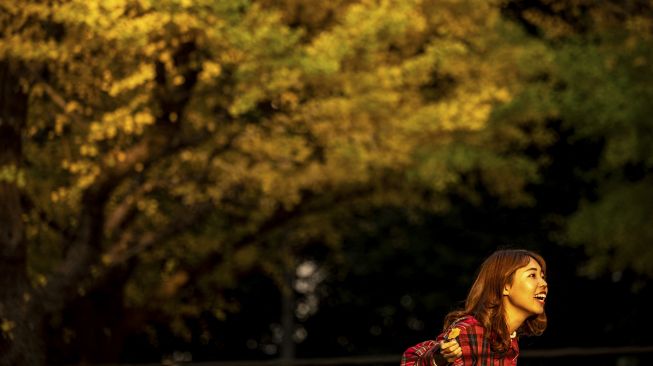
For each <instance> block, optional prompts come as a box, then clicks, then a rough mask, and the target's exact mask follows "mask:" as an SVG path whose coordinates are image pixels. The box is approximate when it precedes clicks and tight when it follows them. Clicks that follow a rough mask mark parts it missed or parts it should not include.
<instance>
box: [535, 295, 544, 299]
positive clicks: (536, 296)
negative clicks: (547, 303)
mask: <svg viewBox="0 0 653 366" xmlns="http://www.w3.org/2000/svg"><path fill="white" fill-rule="evenodd" d="M535 298H536V299H540V300H545V299H546V295H545V294H539V295H535Z"/></svg>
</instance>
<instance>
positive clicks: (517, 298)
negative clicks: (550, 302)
mask: <svg viewBox="0 0 653 366" xmlns="http://www.w3.org/2000/svg"><path fill="white" fill-rule="evenodd" d="M544 277H545V276H544V273H543V272H542V268H541V267H540V264H539V263H537V261H536V260H535V259H533V258H531V260H530V261H529V262H528V264H527V265H526V266H524V267H521V268H518V269H517V271H515V274H514V276H513V279H512V282H511V283H509V284H507V285H506V286H505V288H504V290H503V295H504V296H503V299H504V300H503V301H504V306H505V309H506V311H507V312H508V314H509V317H510V318H511V319H517V318H522V319H526V318H528V317H530V316H532V315H539V314H542V313H543V312H544V302H545V301H546V294H547V292H548V286H547V283H546V280H545V279H544Z"/></svg>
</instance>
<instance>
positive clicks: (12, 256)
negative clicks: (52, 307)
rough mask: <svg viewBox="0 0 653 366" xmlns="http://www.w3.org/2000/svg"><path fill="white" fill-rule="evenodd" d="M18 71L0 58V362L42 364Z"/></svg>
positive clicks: (22, 99)
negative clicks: (25, 203)
mask: <svg viewBox="0 0 653 366" xmlns="http://www.w3.org/2000/svg"><path fill="white" fill-rule="evenodd" d="M18 75H19V72H18V67H17V66H13V65H10V64H9V63H8V62H6V61H0V329H1V334H2V336H1V337H0V354H1V355H2V357H0V365H41V364H43V362H44V359H45V357H44V347H43V344H42V337H41V330H42V329H41V325H42V319H43V316H42V315H39V312H38V311H37V307H36V306H34V303H33V301H32V300H33V296H32V289H31V285H30V281H29V278H28V276H27V243H26V238H25V230H24V227H23V222H22V215H23V208H22V206H21V202H20V186H21V184H23V182H21V181H22V179H24V178H22V177H21V170H20V168H21V161H22V143H21V138H22V131H23V129H24V127H25V124H26V120H27V99H28V95H27V93H26V92H25V91H24V90H23V89H22V87H21V85H20V82H19V81H20V80H19V77H18Z"/></svg>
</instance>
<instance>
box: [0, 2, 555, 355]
mask: <svg viewBox="0 0 653 366" xmlns="http://www.w3.org/2000/svg"><path fill="white" fill-rule="evenodd" d="M498 5H499V4H498V3H494V2H489V1H488V2H477V1H449V2H444V3H442V2H439V1H431V0H410V1H406V0H401V1H399V0H363V1H336V2H324V3H315V2H313V1H308V0H307V1H300V0H296V1H291V0H288V1H282V2H272V1H250V0H237V1H234V0H229V1H216V0H196V1H185V0H165V1H146V0H112V1H88V0H84V1H81V0H80V1H77V0H71V1H36V0H34V1H23V2H19V3H16V2H11V1H3V2H2V3H1V5H0V8H1V9H2V11H1V12H0V24H1V27H2V28H1V30H0V31H1V40H0V80H1V82H2V95H1V97H2V98H1V101H0V107H1V108H0V113H1V115H0V129H1V130H2V137H0V138H1V139H2V141H3V145H4V146H3V149H2V150H1V151H2V152H1V153H0V164H1V166H0V172H1V176H0V177H1V178H0V201H1V202H2V212H1V213H0V215H2V216H1V217H2V228H1V229H0V230H1V233H0V234H1V235H0V238H1V239H0V240H1V241H2V242H1V245H2V255H1V256H0V271H2V276H0V278H1V279H0V281H1V282H0V288H2V290H1V291H0V323H1V327H2V339H1V340H0V349H1V350H2V354H3V358H2V364H7V365H9V364H11V365H15V364H21V363H22V364H33V365H37V364H40V363H43V362H44V352H43V344H42V338H40V337H39V336H38V334H40V333H39V330H40V329H41V328H42V327H43V321H44V319H45V317H46V316H47V315H48V314H53V313H56V312H58V311H61V309H63V308H64V307H65V306H66V304H68V303H70V302H71V301H72V300H74V299H75V298H78V297H80V296H85V294H86V293H88V291H89V290H91V289H92V288H93V287H94V286H96V285H97V283H98V282H99V281H100V280H101V279H102V278H104V277H105V276H107V275H110V273H111V270H112V269H114V268H124V267H129V268H130V269H131V270H132V271H133V273H135V274H138V275H133V276H131V277H129V278H128V279H127V280H126V281H127V282H126V283H125V284H124V288H125V293H126V296H127V297H126V298H127V300H126V301H129V302H131V303H132V304H134V305H135V306H155V307H157V306H158V307H160V308H161V309H163V310H164V311H167V312H169V313H171V314H172V315H173V316H193V314H197V313H198V311H200V310H206V309H209V310H212V311H214V312H215V314H216V316H224V309H225V308H227V306H226V305H225V301H226V300H225V299H221V298H220V291H219V289H220V288H225V287H229V286H232V287H233V286H237V283H236V281H237V280H236V278H235V277H234V273H235V272H237V271H242V270H246V269H247V268H249V267H251V266H254V265H260V266H262V267H264V268H268V271H269V273H270V275H271V276H273V277H275V278H279V277H280V273H282V272H283V270H282V269H279V266H278V265H277V264H278V263H282V264H283V263H285V264H286V265H288V263H290V262H291V261H290V262H289V260H284V258H283V257H284V256H291V257H292V253H293V250H292V248H293V247H295V246H301V245H303V244H304V243H308V242H311V241H319V242H321V243H323V244H324V245H327V246H329V247H330V248H332V249H337V247H338V245H339V238H340V237H339V227H338V219H342V218H343V217H346V216H347V212H351V211H352V210H355V209H359V208H360V207H372V206H375V205H400V206H402V207H409V208H410V207H414V208H416V209H420V210H444V209H446V207H447V201H446V199H445V194H446V192H448V191H449V190H451V189H456V190H459V191H460V192H466V193H467V194H469V195H470V199H473V190H471V189H469V187H468V188H465V187H466V186H467V185H468V183H469V182H467V181H465V180H463V179H462V177H463V176H469V175H470V173H472V172H478V175H477V178H478V179H479V181H480V182H482V184H486V185H487V186H488V187H489V190H490V191H491V192H493V193H495V194H496V195H497V196H499V197H501V198H502V199H505V202H506V203H508V204H520V203H528V202H529V197H528V195H526V194H525V193H523V191H522V189H523V187H524V186H525V185H526V184H527V183H528V181H529V180H530V179H533V178H534V177H535V176H536V164H535V163H534V162H532V161H530V160H528V159H525V158H523V157H520V156H516V155H510V154H508V153H507V150H506V149H505V146H506V145H507V143H505V142H504V143H498V141H500V140H504V141H513V140H515V141H519V140H520V139H527V140H530V139H532V136H527V135H524V134H523V133H521V134H518V133H517V131H520V130H519V126H518V125H519V123H522V122H523V121H521V120H518V119H515V120H507V121H506V122H504V123H498V124H489V121H490V120H491V117H492V113H493V111H494V109H495V107H496V106H498V105H501V104H503V103H506V102H509V101H510V100H511V99H512V98H513V96H514V95H515V93H517V92H518V91H519V90H520V80H521V77H522V75H521V74H520V71H519V70H520V69H519V68H518V67H517V66H518V65H517V64H518V63H519V62H522V61H523V60H524V59H537V58H538V57H541V56H542V54H543V49H542V48H541V47H540V46H538V45H537V43H529V41H528V39H527V38H526V37H522V36H515V37H513V38H510V37H508V36H509V35H511V34H513V35H514V34H520V32H519V30H518V29H517V28H516V27H514V26H513V25H510V24H509V23H506V22H503V21H502V19H501V15H500V7H499V6H498ZM307 7H310V8H311V11H310V12H308V11H306V10H305V9H307ZM544 118H545V117H542V119H544ZM514 125H517V126H514ZM517 135H519V136H517ZM476 183H477V182H471V183H469V186H473V184H476ZM291 229H292V230H291ZM282 248H290V249H288V250H286V249H283V250H281V249H282ZM200 277H201V278H202V279H203V280H202V281H200V282H196V281H191V279H193V280H195V279H198V278H200ZM279 281H280V282H282V280H280V279H279ZM195 284H197V285H195ZM190 286H195V287H194V288H196V289H197V291H196V292H195V294H196V295H197V293H198V292H203V293H204V294H205V295H207V296H206V297H204V299H205V300H206V299H207V298H209V301H202V300H201V299H202V297H197V298H195V299H193V298H191V299H188V298H186V299H184V303H185V306H176V305H177V304H178V302H177V303H175V299H176V298H177V299H178V295H179V293H180V291H181V289H183V288H188V287H190ZM216 289H218V290H216ZM208 294H212V295H211V296H208ZM155 300H156V301H155ZM173 305H174V306H173Z"/></svg>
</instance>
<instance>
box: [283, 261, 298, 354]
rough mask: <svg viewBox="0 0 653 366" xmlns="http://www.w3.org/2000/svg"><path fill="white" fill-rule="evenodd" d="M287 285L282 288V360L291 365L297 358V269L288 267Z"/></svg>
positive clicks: (286, 271) (285, 274)
mask: <svg viewBox="0 0 653 366" xmlns="http://www.w3.org/2000/svg"><path fill="white" fill-rule="evenodd" d="M284 277H285V282H286V283H285V286H284V287H283V288H282V289H281V328H282V329H283V338H282V339H281V361H282V363H283V364H285V365H290V364H291V363H292V362H293V360H294V359H295V341H294V339H293V333H294V331H295V296H294V291H295V290H294V289H295V271H294V268H292V267H291V268H287V269H286V270H285V273H284Z"/></svg>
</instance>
